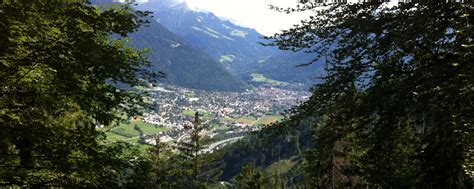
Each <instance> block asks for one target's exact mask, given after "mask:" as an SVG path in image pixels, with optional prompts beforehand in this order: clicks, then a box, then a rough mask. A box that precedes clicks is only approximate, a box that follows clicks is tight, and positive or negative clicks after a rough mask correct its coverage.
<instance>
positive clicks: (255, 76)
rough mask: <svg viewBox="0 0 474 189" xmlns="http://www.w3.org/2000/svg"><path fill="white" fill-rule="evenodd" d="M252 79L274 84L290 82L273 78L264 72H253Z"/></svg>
mask: <svg viewBox="0 0 474 189" xmlns="http://www.w3.org/2000/svg"><path fill="white" fill-rule="evenodd" d="M252 81H254V82H257V83H268V84H272V85H288V83H286V82H281V81H277V80H273V79H270V78H267V77H265V76H264V75H263V74H259V73H253V74H252Z"/></svg>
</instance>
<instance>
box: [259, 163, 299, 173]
mask: <svg viewBox="0 0 474 189" xmlns="http://www.w3.org/2000/svg"><path fill="white" fill-rule="evenodd" d="M295 165H296V162H294V161H292V160H280V161H277V162H275V163H273V164H271V165H270V166H268V167H267V168H266V169H265V171H266V172H267V173H269V174H270V175H281V174H285V173H287V172H288V171H290V170H291V169H292V168H293V167H294V166H295Z"/></svg>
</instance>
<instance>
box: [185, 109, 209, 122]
mask: <svg viewBox="0 0 474 189" xmlns="http://www.w3.org/2000/svg"><path fill="white" fill-rule="evenodd" d="M183 114H184V115H186V116H190V117H194V114H196V111H194V110H184V111H183ZM199 118H201V119H205V120H211V119H212V118H214V115H213V114H211V113H209V112H201V111H200V112H199Z"/></svg>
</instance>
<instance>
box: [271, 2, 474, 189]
mask: <svg viewBox="0 0 474 189" xmlns="http://www.w3.org/2000/svg"><path fill="white" fill-rule="evenodd" d="M326 5H327V6H326ZM321 6H323V7H321ZM298 7H299V8H297V9H280V8H276V9H278V10H282V11H286V12H293V11H303V10H310V11H314V12H315V16H312V17H310V18H309V19H308V20H304V21H302V22H301V24H299V25H297V26H295V27H294V28H291V29H289V30H286V31H283V32H282V33H280V34H276V35H274V36H272V37H268V39H270V40H272V41H273V43H272V44H271V45H277V46H279V47H280V48H281V49H286V50H294V51H306V52H309V53H315V55H316V57H315V60H318V59H320V58H325V59H326V61H327V62H328V64H329V66H328V67H327V72H328V75H327V76H325V77H324V78H323V80H322V83H321V84H318V85H316V86H315V87H314V90H313V91H314V93H313V97H312V98H311V100H310V101H309V102H307V103H306V104H305V105H303V106H302V107H301V109H300V110H301V111H302V112H304V111H306V113H308V112H317V113H318V115H320V117H319V119H320V120H321V122H323V125H327V124H328V123H329V124H330V125H331V124H334V123H331V122H332V120H334V119H333V118H337V120H338V121H340V123H341V125H340V127H343V129H342V130H343V131H344V130H346V131H350V130H351V128H354V130H353V132H352V133H353V134H355V135H352V136H353V137H355V141H356V146H355V148H354V149H359V154H358V155H357V156H358V157H357V156H356V157H357V158H356V161H355V163H354V164H359V165H360V168H357V169H358V172H360V176H361V177H362V178H363V179H364V180H367V182H368V184H369V185H373V186H378V187H383V188H391V187H394V188H407V187H428V188H433V187H434V188H437V187H439V188H462V187H466V188H468V187H469V186H468V185H463V184H464V183H465V182H472V178H470V179H465V178H468V177H466V175H465V173H466V172H472V170H468V169H467V167H469V166H466V165H468V164H472V161H466V157H467V156H468V154H469V153H468V152H469V149H472V138H473V136H472V124H473V121H474V115H473V111H472V107H473V106H472V99H473V96H474V93H473V90H472V88H473V83H474V82H473V77H471V76H472V75H473V74H474V67H473V64H472V63H471V62H472V61H473V58H474V54H473V48H474V44H473V43H472V41H473V40H472V39H473V37H474V36H473V33H472V25H473V23H472V22H473V12H474V8H473V7H474V5H473V4H472V3H470V2H468V3H449V2H441V1H411V2H410V3H400V4H398V5H397V6H393V7H390V6H386V4H384V3H381V2H379V1H369V2H365V3H358V4H343V3H333V4H321V3H316V2H313V1H304V2H301V3H299V6H298ZM323 55H327V56H326V57H323ZM350 86H354V87H350ZM350 88H353V89H354V91H355V92H353V94H356V96H357V98H355V99H350V100H349V101H348V102H350V103H352V105H350V106H341V107H338V106H337V104H339V103H344V101H345V100H342V99H341V101H339V100H337V98H338V97H342V96H346V95H347V94H350V93H347V91H348V90H347V89H350ZM321 100H323V102H321ZM324 100H325V101H324ZM328 102H333V103H334V104H333V105H331V104H329V103H328ZM334 105H336V108H337V109H335V110H334V111H329V108H330V107H333V106H334ZM352 108H355V109H353V110H356V111H357V112H356V113H350V112H347V111H348V110H351V109H352ZM331 112H332V113H331ZM323 115H325V116H327V117H328V118H327V119H323ZM317 128H321V129H323V128H326V127H324V126H323V127H320V126H317ZM329 128H330V127H329ZM319 131H320V132H321V133H317V134H316V135H317V136H318V137H319V138H317V140H318V141H321V140H323V141H324V140H326V141H333V142H328V143H326V144H335V142H334V141H337V140H334V139H333V138H332V136H333V134H331V133H332V132H328V133H329V134H327V135H324V134H323V132H324V131H323V130H319ZM329 131H330V130H329ZM323 147H324V146H323ZM329 149H330V148H329ZM320 150H321V149H316V151H320ZM321 155H322V156H312V157H313V159H311V160H309V163H310V164H311V163H316V162H318V161H319V162H328V161H329V160H331V156H325V155H324V154H321ZM357 162H358V163H357ZM463 167H464V168H463ZM326 171H329V170H326ZM471 186H472V185H471Z"/></svg>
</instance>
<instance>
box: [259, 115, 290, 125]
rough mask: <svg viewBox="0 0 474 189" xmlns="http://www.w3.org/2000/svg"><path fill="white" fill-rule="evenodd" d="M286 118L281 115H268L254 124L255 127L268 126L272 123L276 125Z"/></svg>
mask: <svg viewBox="0 0 474 189" xmlns="http://www.w3.org/2000/svg"><path fill="white" fill-rule="evenodd" d="M283 118H284V117H283V116H281V115H266V116H263V117H260V118H258V120H257V121H256V122H255V123H254V124H255V125H267V124H271V123H275V122H277V121H280V120H282V119H283Z"/></svg>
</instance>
